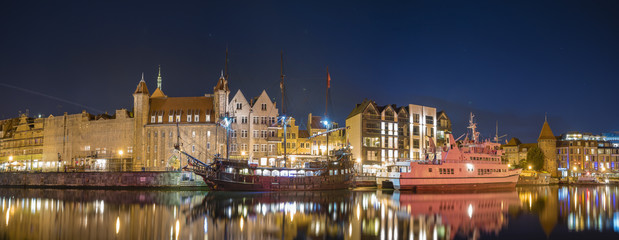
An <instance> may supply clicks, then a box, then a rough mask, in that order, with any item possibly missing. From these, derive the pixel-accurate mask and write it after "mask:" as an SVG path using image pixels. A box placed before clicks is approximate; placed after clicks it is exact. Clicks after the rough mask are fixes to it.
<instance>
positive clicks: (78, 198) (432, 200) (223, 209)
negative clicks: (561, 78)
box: [0, 186, 619, 240]
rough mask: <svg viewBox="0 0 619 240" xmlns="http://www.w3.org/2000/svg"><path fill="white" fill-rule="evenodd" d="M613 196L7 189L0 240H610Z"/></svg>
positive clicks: (590, 190) (1, 194) (586, 191)
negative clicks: (595, 238)
mask: <svg viewBox="0 0 619 240" xmlns="http://www.w3.org/2000/svg"><path fill="white" fill-rule="evenodd" d="M617 192H619V188H618V187H617V186H603V187H558V186H551V187H526V188H517V189H516V191H511V192H496V193H457V194H413V193H405V192H401V193H400V192H395V193H394V192H382V191H376V190H367V191H327V192H281V193H240V192H203V191H137V190H136V191H133V190H132V191H129V190H125V191H117V190H75V189H69V190H60V189H16V188H11V189H0V202H1V206H2V208H1V209H2V212H1V214H0V238H3V239H205V240H206V239H455V238H468V239H478V238H496V237H499V238H500V237H505V236H509V235H506V234H514V232H516V233H518V234H520V235H519V236H523V237H526V236H531V237H538V238H539V237H543V238H545V237H547V236H553V237H557V236H565V235H564V234H569V233H578V232H583V231H585V232H587V231H596V232H602V233H604V234H607V235H605V236H615V237H619V234H617V232H619V206H618V203H617V201H616V200H617V199H616V195H617ZM2 218H4V219H2ZM523 219H524V220H523ZM531 219H535V221H531ZM524 221H526V223H525V224H524V225H523V224H515V223H518V222H524ZM2 223H4V224H2ZM510 224H512V225H510ZM522 226H526V228H527V229H518V228H519V227H520V228H522ZM529 229H542V230H543V232H536V231H529ZM520 230H522V231H520ZM562 234H563V235H562ZM608 234H610V235H608ZM570 236H572V237H573V236H574V235H570Z"/></svg>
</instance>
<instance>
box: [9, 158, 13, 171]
mask: <svg viewBox="0 0 619 240" xmlns="http://www.w3.org/2000/svg"><path fill="white" fill-rule="evenodd" d="M12 163H13V156H9V169H10V168H11V164H12Z"/></svg>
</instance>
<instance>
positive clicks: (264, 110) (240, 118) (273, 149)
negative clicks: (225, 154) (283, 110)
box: [228, 90, 280, 166]
mask: <svg viewBox="0 0 619 240" xmlns="http://www.w3.org/2000/svg"><path fill="white" fill-rule="evenodd" d="M228 114H229V115H230V118H231V119H232V120H231V122H232V123H231V138H230V139H231V141H230V148H231V150H230V154H231V156H232V157H236V158H248V159H249V160H250V161H253V162H256V163H258V164H260V165H264V166H267V165H269V166H271V165H274V164H275V159H276V158H277V156H278V153H277V145H278V144H280V139H279V138H277V131H278V128H279V126H278V125H277V120H278V117H279V110H278V109H277V106H276V104H275V102H273V101H271V99H270V97H269V95H268V94H267V93H266V91H262V93H261V94H260V95H259V96H258V97H256V98H253V99H252V100H251V101H249V102H248V101H247V99H246V98H245V96H244V94H243V93H242V92H241V91H240V90H239V91H238V92H237V93H236V94H235V96H234V97H233V98H232V100H231V101H230V102H229V105H228Z"/></svg>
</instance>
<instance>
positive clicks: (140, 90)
mask: <svg viewBox="0 0 619 240" xmlns="http://www.w3.org/2000/svg"><path fill="white" fill-rule="evenodd" d="M136 93H144V94H148V87H146V82H144V79H142V80H141V81H140V82H139V83H138V87H137V88H135V92H133V94H136Z"/></svg>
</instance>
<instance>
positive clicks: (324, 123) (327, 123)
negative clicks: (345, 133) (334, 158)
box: [322, 120, 329, 161]
mask: <svg viewBox="0 0 619 240" xmlns="http://www.w3.org/2000/svg"><path fill="white" fill-rule="evenodd" d="M322 124H323V125H325V127H327V131H326V134H327V161H328V160H329V121H327V120H323V121H322Z"/></svg>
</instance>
